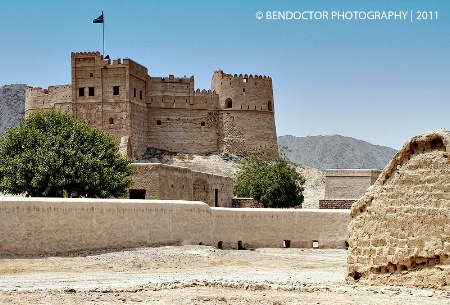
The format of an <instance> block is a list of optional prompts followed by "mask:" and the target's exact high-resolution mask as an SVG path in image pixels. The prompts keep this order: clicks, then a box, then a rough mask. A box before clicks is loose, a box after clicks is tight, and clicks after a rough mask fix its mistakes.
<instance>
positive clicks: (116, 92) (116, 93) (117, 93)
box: [113, 86, 120, 95]
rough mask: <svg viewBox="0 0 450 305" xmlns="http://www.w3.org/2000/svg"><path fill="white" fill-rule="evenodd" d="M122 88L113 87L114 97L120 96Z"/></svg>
mask: <svg viewBox="0 0 450 305" xmlns="http://www.w3.org/2000/svg"><path fill="white" fill-rule="evenodd" d="M119 93H120V86H113V95H119Z"/></svg>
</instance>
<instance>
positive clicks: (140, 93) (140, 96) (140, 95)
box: [139, 90, 142, 100]
mask: <svg viewBox="0 0 450 305" xmlns="http://www.w3.org/2000/svg"><path fill="white" fill-rule="evenodd" d="M139 99H141V100H142V90H141V91H139Z"/></svg>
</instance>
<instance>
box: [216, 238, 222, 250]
mask: <svg viewBox="0 0 450 305" xmlns="http://www.w3.org/2000/svg"><path fill="white" fill-rule="evenodd" d="M217 249H220V250H222V249H223V241H221V240H220V241H219V242H218V243H217Z"/></svg>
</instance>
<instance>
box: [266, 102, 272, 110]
mask: <svg viewBox="0 0 450 305" xmlns="http://www.w3.org/2000/svg"><path fill="white" fill-rule="evenodd" d="M267 110H269V111H273V110H272V102H271V101H268V102H267Z"/></svg>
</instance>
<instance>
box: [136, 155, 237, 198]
mask: <svg viewBox="0 0 450 305" xmlns="http://www.w3.org/2000/svg"><path fill="white" fill-rule="evenodd" d="M131 166H132V167H133V168H135V169H136V173H135V174H134V175H133V176H132V180H133V185H132V186H131V187H130V189H133V190H146V193H145V199H162V200H171V199H175V200H194V201H203V202H205V203H206V204H208V205H210V206H219V207H231V201H232V198H233V179H232V178H229V177H223V176H218V175H211V174H207V173H202V172H198V171H193V170H191V169H189V168H185V167H179V166H171V165H165V164H158V163H132V164H131ZM216 190H217V193H216ZM216 195H217V198H216Z"/></svg>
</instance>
